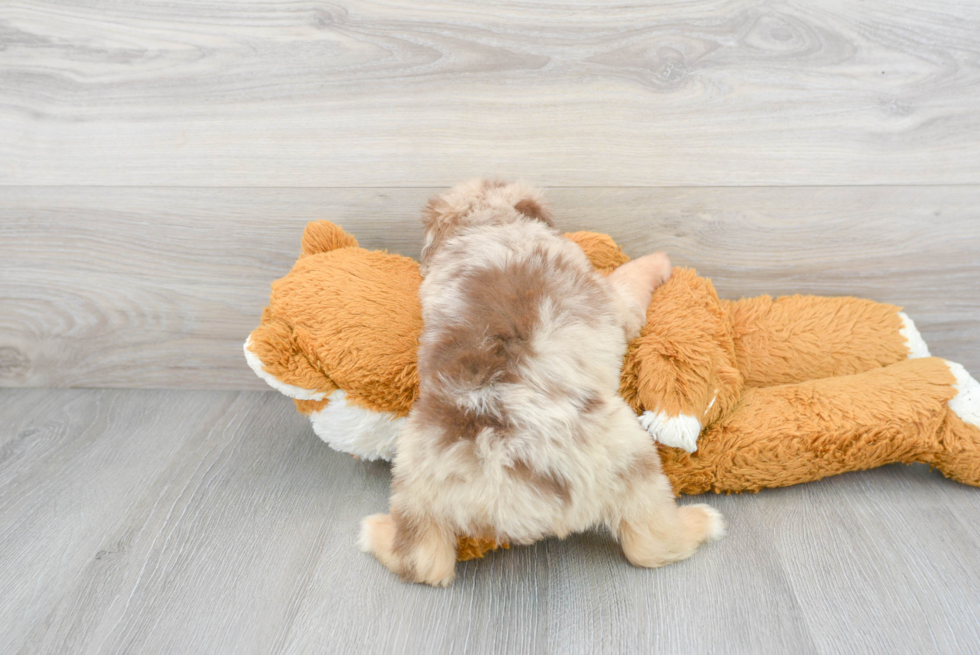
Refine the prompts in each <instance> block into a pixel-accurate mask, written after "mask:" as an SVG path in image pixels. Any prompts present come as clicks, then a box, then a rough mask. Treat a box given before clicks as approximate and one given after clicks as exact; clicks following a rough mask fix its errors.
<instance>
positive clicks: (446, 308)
mask: <svg viewBox="0 0 980 655" xmlns="http://www.w3.org/2000/svg"><path fill="white" fill-rule="evenodd" d="M424 224H425V247H424V248H423V251H422V258H421V266H422V272H423V275H424V280H423V282H422V287H421V289H420V292H419V293H420V297H421V301H422V318H423V324H424V329H423V332H422V337H421V343H420V347H419V381H420V389H419V397H418V399H417V400H416V401H415V405H414V406H413V408H412V411H411V413H410V414H409V416H408V420H407V421H406V424H405V427H404V431H403V433H402V434H401V436H400V439H399V442H398V453H397V455H396V457H395V461H394V468H393V480H392V495H391V501H390V513H389V514H376V515H374V516H370V517H368V518H366V519H364V521H363V522H362V524H361V536H360V544H359V545H360V547H361V548H362V550H364V551H366V552H370V553H372V554H374V556H375V557H377V558H378V559H379V560H380V561H381V562H382V563H383V564H384V565H385V566H387V567H388V568H389V569H391V570H392V571H394V572H395V573H398V574H400V575H401V576H402V577H403V578H404V579H406V580H410V581H415V582H424V583H428V584H430V585H436V586H446V585H448V584H449V583H451V582H452V580H453V577H454V571H455V564H456V542H457V538H458V536H459V535H461V534H468V535H473V536H484V537H490V538H493V539H496V540H498V541H509V542H511V543H515V544H530V543H532V542H534V541H537V540H539V539H542V538H543V537H547V536H550V535H557V536H558V537H564V536H565V535H567V534H569V533H572V532H578V531H582V530H586V529H588V528H591V527H593V526H596V525H600V524H604V525H606V526H608V528H609V530H610V531H611V532H612V534H613V535H614V536H615V537H616V538H617V539H618V540H619V542H620V544H621V545H622V548H623V552H624V553H625V554H626V557H627V558H628V559H629V561H630V562H632V563H633V564H636V565H638V566H646V567H653V566H661V565H663V564H667V563H669V562H675V561H678V560H681V559H684V558H686V557H689V556H690V555H691V554H693V553H694V551H695V550H696V549H697V547H698V545H699V544H700V543H701V542H703V541H705V540H708V539H716V538H718V537H720V536H721V535H722V534H723V531H724V524H723V522H722V519H721V516H720V515H719V514H718V512H716V511H715V510H713V509H711V508H710V507H708V506H706V505H687V506H684V507H677V505H676V504H675V502H674V495H673V493H672V492H671V488H670V483H669V482H668V481H667V478H666V477H664V475H663V474H662V473H661V468H660V458H659V456H658V454H657V449H656V447H655V446H654V444H653V442H652V440H651V439H650V436H649V435H648V434H647V433H646V431H645V430H644V429H643V428H642V427H641V426H640V424H639V422H638V421H637V418H636V415H635V414H634V413H633V411H632V410H631V409H630V408H629V406H628V405H627V404H626V402H625V401H624V400H623V399H622V398H620V397H619V394H618V390H619V378H620V368H621V366H622V362H623V355H624V353H625V352H626V344H627V342H628V340H629V339H632V338H633V337H635V336H636V335H638V334H639V331H640V328H641V327H642V326H643V324H644V322H645V319H646V307H647V305H648V304H649V302H650V296H651V294H652V293H653V290H654V289H655V288H656V287H657V286H658V285H659V284H661V283H663V282H664V281H665V280H667V278H668V277H669V276H670V270H671V268H670V262H669V260H668V259H667V257H666V256H665V255H663V254H662V253H656V254H653V255H647V256H646V257H642V258H640V259H637V260H634V261H632V262H630V263H629V264H626V265H625V266H622V267H620V268H619V269H618V270H616V271H615V272H614V273H613V274H612V275H610V276H609V277H608V278H604V277H602V276H601V275H600V274H598V273H597V272H596V271H595V270H594V269H593V268H592V266H591V265H590V263H589V261H588V259H586V257H585V254H584V253H583V252H582V250H581V249H580V248H579V247H578V246H577V245H576V244H574V243H573V242H571V241H569V240H567V239H564V238H562V236H561V235H560V234H559V233H558V232H557V231H556V230H555V229H554V227H553V225H552V221H551V215H550V213H549V212H548V210H547V209H546V208H545V206H544V204H543V202H542V200H541V197H540V195H539V193H538V192H537V191H536V190H534V189H532V188H530V187H528V186H526V185H524V184H520V183H517V184H504V183H502V182H490V181H484V180H473V181H470V182H466V183H464V184H461V185H459V186H457V187H455V188H454V189H452V190H450V191H448V192H447V193H445V194H443V195H441V196H438V197H436V198H433V199H432V200H430V201H429V204H428V206H427V208H426V209H425V213H424Z"/></svg>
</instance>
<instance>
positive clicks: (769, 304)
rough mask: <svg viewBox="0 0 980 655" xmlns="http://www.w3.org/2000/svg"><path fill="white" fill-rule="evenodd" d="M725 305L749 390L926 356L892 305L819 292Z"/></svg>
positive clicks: (916, 335)
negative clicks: (837, 296) (817, 293)
mask: <svg viewBox="0 0 980 655" xmlns="http://www.w3.org/2000/svg"><path fill="white" fill-rule="evenodd" d="M723 305H724V306H725V308H726V310H727V312H728V316H729V319H730V321H731V325H732V333H733V336H734V338H735V353H736V359H737V361H738V367H739V371H740V372H741V374H742V378H743V380H744V381H745V386H746V387H767V386H772V385H776V384H792V383H795V382H804V381H806V380H817V379H822V378H829V377H838V376H842V375H854V374H855V373H862V372H864V371H870V370H872V369H875V368H879V367H881V366H888V365H890V364H894V363H897V362H900V361H903V360H905V359H911V358H918V357H928V356H929V349H928V348H927V347H926V343H925V341H923V339H922V337H921V336H920V335H919V332H918V330H916V328H915V324H914V323H913V322H912V319H910V318H909V317H908V316H906V315H905V314H904V313H903V312H901V311H900V308H899V307H896V306H894V305H888V304H884V303H876V302H873V301H871V300H864V299H860V298H847V297H844V298H822V297H818V296H784V297H782V298H776V299H773V298H771V297H769V296H760V297H758V298H746V299H742V300H739V301H736V302H727V301H723Z"/></svg>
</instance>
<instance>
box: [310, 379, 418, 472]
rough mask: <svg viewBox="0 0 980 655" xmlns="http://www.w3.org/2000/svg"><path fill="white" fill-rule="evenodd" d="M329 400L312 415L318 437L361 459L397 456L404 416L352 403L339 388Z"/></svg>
mask: <svg viewBox="0 0 980 655" xmlns="http://www.w3.org/2000/svg"><path fill="white" fill-rule="evenodd" d="M329 400H330V402H329V403H328V404H327V406H326V407H324V408H323V409H321V410H320V411H318V412H313V413H311V414H310V422H311V423H312V424H313V431H314V432H316V436H318V437H320V438H321V439H323V440H324V441H325V442H326V443H327V444H328V445H330V446H331V447H333V448H335V449H336V450H339V451H342V452H345V453H350V454H351V455H356V456H358V457H360V458H361V459H366V460H369V461H370V460H375V459H387V460H391V459H393V458H394V456H395V446H396V443H397V440H398V434H399V433H400V432H401V429H402V425H403V424H404V423H405V419H404V418H403V417H399V416H396V415H395V414H393V413H391V412H373V411H371V410H368V409H364V408H363V407H358V406H357V405H352V404H349V403H348V402H347V394H345V393H344V392H343V391H341V390H340V389H337V390H336V391H334V392H333V393H332V394H330V397H329Z"/></svg>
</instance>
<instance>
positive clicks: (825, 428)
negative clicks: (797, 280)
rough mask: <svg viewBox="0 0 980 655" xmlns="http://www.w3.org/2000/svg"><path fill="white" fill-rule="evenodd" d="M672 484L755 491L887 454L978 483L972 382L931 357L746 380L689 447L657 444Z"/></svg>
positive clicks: (872, 462) (873, 462)
mask: <svg viewBox="0 0 980 655" xmlns="http://www.w3.org/2000/svg"><path fill="white" fill-rule="evenodd" d="M661 458H662V461H663V468H664V473H666V475H667V476H668V477H669V478H670V480H671V482H672V484H673V487H674V491H675V492H677V493H685V494H694V493H703V492H706V491H715V492H722V491H728V492H730V491H758V490H759V489H762V488H765V487H783V486H787V485H791V484H798V483H802V482H809V481H811V480H818V479H820V478H823V477H826V476H828V475H835V474H837V473H843V472H846V471H856V470H862V469H868V468H874V467H877V466H882V465H884V464H890V463H895V462H906V463H912V462H925V463H929V464H933V465H935V466H936V467H937V468H939V469H940V470H941V471H942V472H943V473H944V474H945V475H947V476H949V477H951V478H953V479H955V480H958V481H960V482H963V483H965V484H970V485H974V486H980V385H978V384H977V382H976V381H975V380H973V379H972V378H970V377H969V375H967V374H966V372H965V371H963V369H962V367H960V366H959V365H956V364H952V363H950V362H946V361H945V360H942V359H938V358H923V359H909V360H906V361H904V362H900V363H897V364H893V365H891V366H887V367H883V368H879V369H875V370H872V371H868V372H865V373H861V374H857V375H851V376H843V377H839V378H828V379H825V380H814V381H811V382H803V383H800V384H790V385H781V386H775V387H769V388H764V389H749V390H747V391H746V392H745V394H744V396H743V398H742V400H741V402H740V403H739V405H738V407H737V408H736V409H735V410H734V411H733V412H732V413H731V414H729V415H728V416H727V417H725V418H723V419H722V420H720V421H718V422H717V423H715V424H713V425H711V426H708V428H707V429H706V430H705V431H704V433H703V434H702V436H701V439H700V441H699V442H698V451H697V452H696V453H694V454H687V453H685V452H683V451H680V450H677V449H672V448H661Z"/></svg>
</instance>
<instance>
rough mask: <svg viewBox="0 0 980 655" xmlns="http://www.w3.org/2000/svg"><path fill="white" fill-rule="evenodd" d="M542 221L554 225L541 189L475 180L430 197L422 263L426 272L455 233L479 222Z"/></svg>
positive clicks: (424, 225) (424, 213) (497, 181)
mask: <svg viewBox="0 0 980 655" xmlns="http://www.w3.org/2000/svg"><path fill="white" fill-rule="evenodd" d="M517 221H541V222H542V223H544V224H545V225H547V226H549V227H554V224H553V223H552V221H551V212H550V211H549V210H548V207H547V206H546V205H545V204H544V200H543V198H542V197H541V192H540V191H538V190H537V189H535V188H534V187H532V186H530V185H528V184H525V183H523V182H512V183H507V182H501V181H499V180H482V179H475V180H469V181H468V182H463V183H462V184H459V185H457V186H455V187H453V188H452V189H450V190H449V191H446V192H445V193H442V194H440V195H438V196H435V197H433V198H431V199H430V200H429V202H428V204H427V205H426V206H425V210H423V212H422V225H423V227H424V228H425V245H424V246H423V247H422V256H421V258H420V266H421V269H422V275H425V274H426V271H427V270H428V267H429V264H430V262H431V260H432V256H433V255H434V254H435V253H436V251H438V250H439V247H440V246H441V245H442V244H443V243H445V242H446V240H447V239H449V238H450V237H451V236H452V235H453V234H454V233H455V232H457V231H458V230H460V229H462V228H465V227H474V226H478V225H506V224H508V223H514V222H517Z"/></svg>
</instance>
